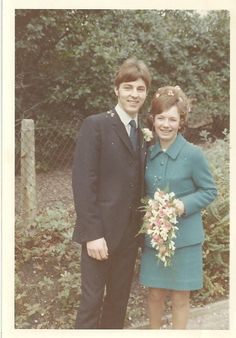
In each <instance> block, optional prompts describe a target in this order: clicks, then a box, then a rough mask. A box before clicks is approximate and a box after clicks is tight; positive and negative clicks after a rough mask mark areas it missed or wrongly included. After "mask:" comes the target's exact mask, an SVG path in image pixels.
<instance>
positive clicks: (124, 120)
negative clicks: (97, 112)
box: [115, 104, 138, 128]
mask: <svg viewBox="0 0 236 338" xmlns="http://www.w3.org/2000/svg"><path fill="white" fill-rule="evenodd" d="M115 110H116V112H117V114H118V115H119V118H120V119H121V122H122V123H123V124H124V125H125V127H127V126H128V125H129V123H130V121H131V120H135V122H136V126H137V128H138V114H136V115H135V116H134V117H133V118H132V117H130V116H129V114H127V113H126V112H125V111H124V110H123V109H122V108H121V106H119V104H117V105H116V106H115Z"/></svg>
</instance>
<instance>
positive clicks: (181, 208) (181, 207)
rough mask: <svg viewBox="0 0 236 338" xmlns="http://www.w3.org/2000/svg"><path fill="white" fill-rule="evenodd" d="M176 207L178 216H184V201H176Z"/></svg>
mask: <svg viewBox="0 0 236 338" xmlns="http://www.w3.org/2000/svg"><path fill="white" fill-rule="evenodd" d="M176 207H177V214H178V216H179V217H180V216H182V215H183V214H184V203H183V202H182V201H180V200H177V201H176Z"/></svg>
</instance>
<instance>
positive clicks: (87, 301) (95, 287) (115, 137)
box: [73, 110, 146, 328]
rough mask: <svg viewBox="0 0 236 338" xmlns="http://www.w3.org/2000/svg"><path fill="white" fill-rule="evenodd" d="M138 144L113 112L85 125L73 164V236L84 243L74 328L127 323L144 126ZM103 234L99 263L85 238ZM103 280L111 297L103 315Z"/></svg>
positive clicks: (144, 145) (108, 326)
mask: <svg viewBox="0 0 236 338" xmlns="http://www.w3.org/2000/svg"><path fill="white" fill-rule="evenodd" d="M139 143H140V146H139V150H138V151H137V152H135V151H134V150H133V148H132V145H131V141H130V139H129V136H128V133H127V131H126V129H125V126H124V125H123V123H122V122H121V120H120V118H119V116H118V114H117V113H116V111H115V110H112V111H110V112H106V113H102V114H97V115H93V116H90V117H88V118H86V119H85V120H84V122H83V124H82V126H81V129H80V132H79V136H78V140H77V145H76V150H75V157H74V167H73V193H74V200H75V208H76V213H77V223H76V227H75V231H74V234H73V239H74V240H75V241H77V242H79V243H81V244H82V263H81V277H82V297H81V302H80V309H79V312H78V316H77V323H76V328H97V327H98V326H99V325H100V328H122V327H123V322H124V317H125V311H126V305H127V301H128V296H129V291H130V285H131V280H132V274H133V267H134V263H135V258H136V254H137V240H136V238H135V234H136V233H137V231H138V226H139V225H140V217H139V213H138V212H137V207H138V205H139V203H140V198H141V196H142V192H143V182H144V165H145V154H146V144H145V141H144V140H143V137H142V133H141V131H140V130H139ZM102 237H104V238H105V240H106V242H107V246H108V252H109V259H108V260H106V261H97V260H95V259H93V258H91V257H89V256H88V255H87V250H86V242H87V241H92V240H96V239H98V238H102ZM105 284H106V294H107V297H106V298H105V301H104V306H103V311H102V318H100V312H101V304H102V299H103V292H104V287H105ZM111 304H113V308H111ZM114 304H116V306H114ZM92 309H94V310H93V311H92ZM99 321H100V324H99Z"/></svg>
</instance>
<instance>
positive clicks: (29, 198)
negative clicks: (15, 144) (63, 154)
mask: <svg viewBox="0 0 236 338" xmlns="http://www.w3.org/2000/svg"><path fill="white" fill-rule="evenodd" d="M21 185H22V195H21V201H22V203H21V207H22V217H23V219H22V221H23V224H24V225H28V224H29V223H30V222H31V221H32V220H33V219H34V217H35V215H36V208H37V205H36V174H35V137H34V121H33V120H31V119H23V120H22V122H21Z"/></svg>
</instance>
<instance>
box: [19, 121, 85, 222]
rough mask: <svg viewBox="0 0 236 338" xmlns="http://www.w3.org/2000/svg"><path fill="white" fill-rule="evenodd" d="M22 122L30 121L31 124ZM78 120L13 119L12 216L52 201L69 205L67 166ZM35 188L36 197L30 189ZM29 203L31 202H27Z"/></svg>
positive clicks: (70, 160) (42, 207) (71, 153)
mask: <svg viewBox="0 0 236 338" xmlns="http://www.w3.org/2000/svg"><path fill="white" fill-rule="evenodd" d="M24 121H28V122H29V121H31V124H29V123H26V124H24ZM81 123H82V120H81V119H76V120H75V119H74V120H70V121H54V122H53V123H45V122H44V123H42V122H35V123H34V121H33V120H22V121H19V120H18V121H16V124H15V209H16V215H17V216H22V213H23V212H25V210H24V209H25V208H26V206H25V203H26V204H27V205H28V208H34V205H32V203H34V199H35V204H36V208H37V211H38V212H39V211H40V210H43V209H44V208H45V207H52V206H53V205H55V204H56V203H63V204H64V205H65V206H71V205H73V200H72V187H71V167H72V162H73V153H74V147H75V141H76V137H77V133H78V130H79V128H80V126H81ZM34 188H35V192H36V196H34V193H33V190H34ZM31 202H32V203H31Z"/></svg>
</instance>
